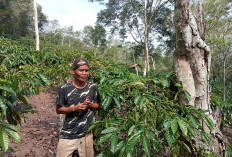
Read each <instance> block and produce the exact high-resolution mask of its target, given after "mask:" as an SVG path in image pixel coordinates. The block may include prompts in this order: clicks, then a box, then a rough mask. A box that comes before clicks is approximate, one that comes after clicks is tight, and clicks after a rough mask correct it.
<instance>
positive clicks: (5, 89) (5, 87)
mask: <svg viewBox="0 0 232 157" xmlns="http://www.w3.org/2000/svg"><path fill="white" fill-rule="evenodd" d="M0 89H2V90H4V91H7V92H10V93H14V92H15V91H14V90H13V89H12V88H11V87H9V86H0Z"/></svg>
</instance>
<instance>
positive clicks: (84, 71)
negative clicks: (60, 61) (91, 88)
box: [72, 65, 89, 82]
mask: <svg viewBox="0 0 232 157" xmlns="http://www.w3.org/2000/svg"><path fill="white" fill-rule="evenodd" d="M72 72H73V74H74V77H75V79H76V80H78V81H80V82H86V81H87V79H88V76H89V66H88V65H81V66H79V67H78V68H77V69H76V70H72Z"/></svg>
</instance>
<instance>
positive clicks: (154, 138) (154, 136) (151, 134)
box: [145, 130, 159, 142]
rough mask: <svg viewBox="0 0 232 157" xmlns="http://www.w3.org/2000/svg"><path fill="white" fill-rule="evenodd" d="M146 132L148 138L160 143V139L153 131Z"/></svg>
mask: <svg viewBox="0 0 232 157" xmlns="http://www.w3.org/2000/svg"><path fill="white" fill-rule="evenodd" d="M145 132H146V133H147V134H148V136H149V137H150V138H151V139H152V140H153V141H155V142H158V141H159V140H158V138H157V137H156V135H155V133H154V132H153V131H151V130H146V131H145Z"/></svg>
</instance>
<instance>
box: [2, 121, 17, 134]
mask: <svg viewBox="0 0 232 157" xmlns="http://www.w3.org/2000/svg"><path fill="white" fill-rule="evenodd" d="M1 127H2V128H7V129H11V130H13V131H15V132H17V131H18V127H17V126H15V125H12V124H8V123H2V124H1Z"/></svg>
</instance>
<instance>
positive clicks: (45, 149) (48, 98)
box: [4, 89, 59, 157]
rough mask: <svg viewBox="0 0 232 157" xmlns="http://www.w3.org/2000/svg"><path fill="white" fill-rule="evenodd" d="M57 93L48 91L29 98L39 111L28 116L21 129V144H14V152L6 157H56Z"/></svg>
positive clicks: (57, 134)
mask: <svg viewBox="0 0 232 157" xmlns="http://www.w3.org/2000/svg"><path fill="white" fill-rule="evenodd" d="M55 97H56V91H55V90H51V89H48V90H47V92H46V93H45V92H41V93H40V94H39V95H33V96H29V97H28V101H29V104H31V105H32V107H33V108H34V109H35V110H36V111H37V113H34V114H26V116H25V117H26V118H25V123H23V124H22V125H21V126H20V127H19V128H20V136H21V142H20V143H15V142H12V143H11V144H10V146H11V147H12V148H13V149H14V151H13V152H9V151H8V152H7V153H6V154H5V155H4V157H54V156H55V151H56V146H57V142H58V136H59V124H58V122H59V116H58V114H57V113H56V111H55Z"/></svg>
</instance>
